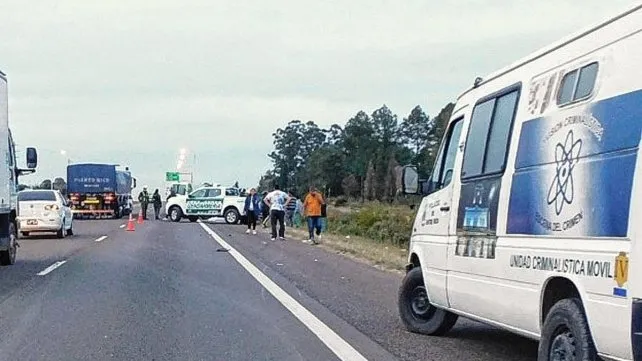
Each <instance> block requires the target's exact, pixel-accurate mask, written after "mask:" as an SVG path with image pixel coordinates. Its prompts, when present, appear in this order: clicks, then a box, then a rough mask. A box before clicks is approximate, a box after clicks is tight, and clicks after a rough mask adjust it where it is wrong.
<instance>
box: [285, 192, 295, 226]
mask: <svg viewBox="0 0 642 361" xmlns="http://www.w3.org/2000/svg"><path fill="white" fill-rule="evenodd" d="M288 197H290V200H289V201H288V203H286V205H285V225H286V226H288V227H294V213H295V212H296V202H297V200H298V199H297V198H296V197H295V196H294V194H293V193H292V191H290V192H288Z"/></svg>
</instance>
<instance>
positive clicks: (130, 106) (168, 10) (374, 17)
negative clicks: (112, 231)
mask: <svg viewBox="0 0 642 361" xmlns="http://www.w3.org/2000/svg"><path fill="white" fill-rule="evenodd" d="M630 3H631V1H630V0H609V1H604V0H583V1H579V0H573V1H571V0H541V1H522V0H506V1H504V0H467V1H465V0H458V1H449V2H445V1H426V0H418V1H415V0H403V1H399V0H397V1H392V0H343V1H335V0H332V1H328V0H325V1H307V0H300V1H295V0H287V1H286V0H272V1H265V0H251V1H250V0H237V1H229V0H228V1H214V0H209V1H205V0H204V1H197V0H193V1H188V0H184V1H175V0H172V1H168V0H154V1H147V0H129V1H116V0H114V1H87V0H73V1H72V0H68V1H55V0H34V1H22V0H20V1H13V0H4V1H3V4H2V14H3V16H2V21H1V22H0V40H1V41H0V69H1V70H2V71H4V72H5V73H7V75H8V78H9V106H10V109H9V113H10V125H11V127H12V129H13V132H14V138H15V139H16V142H17V143H18V144H19V145H20V146H21V147H25V146H36V147H37V148H38V149H39V154H40V159H39V161H40V163H39V169H38V173H37V174H36V175H34V176H29V177H27V178H25V179H24V182H27V183H35V182H39V181H40V180H41V179H43V178H48V177H53V176H59V175H62V176H64V175H65V166H66V164H67V159H68V158H69V159H71V161H73V162H87V161H95V162H113V163H119V164H123V165H125V164H126V165H129V166H130V167H131V169H132V171H133V172H134V173H135V175H136V176H137V177H138V178H139V180H140V182H142V183H145V184H149V185H150V186H151V187H156V186H161V185H162V184H163V181H164V173H165V171H171V170H174V169H175V168H176V163H177V158H178V152H179V149H180V148H182V147H185V148H187V149H188V151H189V154H188V157H187V158H188V160H189V162H188V164H186V167H187V168H190V167H192V166H194V167H195V173H196V181H198V182H200V181H211V182H221V183H230V184H231V183H233V182H234V181H235V180H239V181H240V182H241V183H242V184H245V185H255V184H256V182H257V180H258V178H259V176H260V175H261V174H262V173H263V172H264V171H265V170H266V169H268V168H269V166H270V162H269V159H268V157H267V155H266V154H267V153H269V152H270V151H271V149H272V137H271V134H272V132H273V131H274V130H275V129H276V128H278V127H282V126H284V125H286V124H287V122H288V121H289V120H291V119H301V120H306V121H307V120H313V121H315V122H317V124H319V125H321V126H329V125H330V124H332V123H339V124H343V123H344V122H345V121H346V120H347V119H348V118H350V117H351V116H352V115H353V114H355V113H356V112H357V111H358V110H360V109H363V110H365V111H367V112H369V113H371V112H372V111H373V110H374V109H376V108H378V107H380V106H381V105H382V104H384V103H385V104H387V105H388V106H389V107H390V108H391V109H392V110H393V111H394V112H395V113H396V114H398V115H399V116H400V118H402V117H403V116H405V115H407V113H409V111H410V110H411V108H412V107H414V106H415V105H417V104H420V105H421V106H422V107H423V108H424V110H425V111H426V112H427V113H428V114H430V115H434V114H436V113H437V112H438V111H439V110H440V109H441V107H442V106H443V105H444V104H446V103H447V102H449V101H451V100H453V99H455V98H456V96H457V94H458V93H459V92H460V91H461V90H463V89H464V88H467V87H468V86H470V85H471V84H472V81H473V79H474V78H475V77H476V76H480V75H484V74H486V73H488V72H491V71H493V70H495V69H496V68H499V67H502V66H504V65H506V64H508V63H511V62H513V61H514V60H516V59H518V58H520V57H522V56H524V55H527V54H528V53H529V52H531V51H534V50H536V49H537V48H539V47H541V46H544V45H546V44H548V43H550V42H552V41H555V40H557V39H558V38H560V37H562V36H565V35H567V34H568V33H569V32H573V31H575V30H578V28H581V27H584V26H587V25H591V24H592V23H594V22H595V21H599V20H602V19H603V18H604V17H605V16H609V15H610V14H613V13H617V12H618V11H619V10H620V9H622V8H626V7H627V6H628V5H629V4H630ZM61 150H65V151H66V153H67V155H65V156H63V155H61V152H60V151H61ZM21 154H22V155H24V152H22V153H21Z"/></svg>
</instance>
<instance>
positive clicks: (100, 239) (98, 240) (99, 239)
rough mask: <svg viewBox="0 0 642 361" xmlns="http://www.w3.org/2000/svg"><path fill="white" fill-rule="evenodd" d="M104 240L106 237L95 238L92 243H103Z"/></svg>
mask: <svg viewBox="0 0 642 361" xmlns="http://www.w3.org/2000/svg"><path fill="white" fill-rule="evenodd" d="M106 239H107V236H102V237H100V238H96V240H95V241H94V242H102V241H104V240H106Z"/></svg>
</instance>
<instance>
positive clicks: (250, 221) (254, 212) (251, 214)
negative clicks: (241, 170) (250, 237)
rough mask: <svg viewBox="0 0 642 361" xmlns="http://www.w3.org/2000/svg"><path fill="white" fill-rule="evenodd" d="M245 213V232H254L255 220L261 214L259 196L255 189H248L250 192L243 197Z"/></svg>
mask: <svg viewBox="0 0 642 361" xmlns="http://www.w3.org/2000/svg"><path fill="white" fill-rule="evenodd" d="M243 209H244V210H245V215H246V216H247V231H245V233H250V232H252V234H256V220H257V219H258V218H259V215H260V214H261V198H260V197H259V195H258V194H257V193H256V189H254V188H252V189H250V194H248V196H247V197H245V207H244V208H243Z"/></svg>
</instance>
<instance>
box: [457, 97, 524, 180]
mask: <svg viewBox="0 0 642 361" xmlns="http://www.w3.org/2000/svg"><path fill="white" fill-rule="evenodd" d="M518 97H519V90H513V91H511V92H509V93H504V94H502V95H500V96H498V97H494V98H490V99H488V100H485V101H483V102H481V103H479V104H477V105H476V106H475V109H474V110H473V115H472V117H471V119H470V128H469V130H468V137H467V139H466V150H465V151H464V164H463V167H462V178H472V177H478V176H483V175H487V174H493V173H500V172H503V171H504V167H505V166H506V156H507V150H508V144H509V143H510V132H511V129H512V125H513V120H514V119H515V108H516V107H517V99H518Z"/></svg>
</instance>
